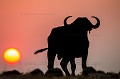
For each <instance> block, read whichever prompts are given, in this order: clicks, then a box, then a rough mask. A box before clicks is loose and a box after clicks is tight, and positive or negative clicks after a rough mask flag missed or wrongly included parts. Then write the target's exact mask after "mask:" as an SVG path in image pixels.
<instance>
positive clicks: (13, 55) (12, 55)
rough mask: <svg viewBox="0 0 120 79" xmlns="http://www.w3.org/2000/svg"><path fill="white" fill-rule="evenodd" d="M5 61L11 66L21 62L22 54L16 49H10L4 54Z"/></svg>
mask: <svg viewBox="0 0 120 79" xmlns="http://www.w3.org/2000/svg"><path fill="white" fill-rule="evenodd" d="M4 60H5V61H6V62H7V63H10V64H14V63H17V62H18V61H19V60H20V52H19V51H18V50H17V49H15V48H9V49H7V50H6V51H5V52H4Z"/></svg>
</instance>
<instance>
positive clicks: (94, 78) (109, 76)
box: [0, 67, 120, 79]
mask: <svg viewBox="0 0 120 79" xmlns="http://www.w3.org/2000/svg"><path fill="white" fill-rule="evenodd" d="M87 70H89V71H88V72H89V73H88V75H87V76H85V75H83V74H81V75H76V76H72V75H70V76H64V74H63V72H62V71H61V69H59V68H54V69H50V70H48V71H46V73H45V74H44V73H43V72H42V71H41V70H40V69H35V70H33V71H31V72H29V73H25V74H23V73H20V72H19V71H17V70H13V71H5V72H3V73H2V74H1V75H0V79H120V72H119V73H114V72H107V73H105V72H104V71H101V70H98V71H97V70H96V69H94V68H93V67H88V69H87Z"/></svg>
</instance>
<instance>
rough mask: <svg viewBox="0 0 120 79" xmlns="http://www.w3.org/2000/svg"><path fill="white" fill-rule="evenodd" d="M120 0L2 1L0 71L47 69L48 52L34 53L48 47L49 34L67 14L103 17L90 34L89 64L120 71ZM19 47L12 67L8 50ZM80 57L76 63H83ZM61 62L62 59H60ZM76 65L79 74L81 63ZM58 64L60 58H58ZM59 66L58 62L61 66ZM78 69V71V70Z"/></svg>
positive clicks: (0, 7)
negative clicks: (18, 58)
mask: <svg viewBox="0 0 120 79" xmlns="http://www.w3.org/2000/svg"><path fill="white" fill-rule="evenodd" d="M119 3H120V1H119V0H89V1H88V0H59V1H57V0H0V55H1V56H0V64H1V66H0V72H2V71H4V70H12V69H19V70H20V71H23V72H28V71H30V70H33V69H35V68H41V69H43V70H45V69H46V68H47V56H46V52H44V53H41V54H38V55H36V56H34V55H33V53H34V51H35V50H37V49H40V48H43V47H47V37H48V35H49V33H50V31H51V29H52V28H54V27H57V26H61V25H63V20H64V18H65V17H66V16H69V15H72V16H73V17H72V18H71V19H69V20H68V22H69V23H71V22H73V21H74V20H75V19H76V18H77V17H80V16H82V17H83V16H86V17H88V19H90V20H91V22H92V23H93V24H94V23H95V20H94V19H92V18H91V16H93V15H94V16H97V17H98V18H99V19H100V20H101V26H100V28H98V29H97V30H93V31H91V34H89V40H90V48H89V56H88V65H90V66H93V67H95V68H96V69H98V70H99V69H100V70H104V71H106V72H107V71H115V72H118V71H120V62H119V56H120V53H119V52H120V49H119V47H120V42H119V40H120V35H119V34H120V9H119V7H120V5H119ZM9 47H15V48H17V49H18V50H20V52H21V54H22V58H21V61H20V63H18V64H16V65H14V66H11V65H8V64H6V63H4V62H3V59H2V54H3V52H4V51H5V49H7V48H9ZM79 60H81V59H77V61H76V62H77V63H79V64H81V61H79ZM58 62H59V61H58ZM58 64H59V63H58ZM79 64H78V67H77V69H78V70H77V71H78V73H79V72H80V71H81V70H80V68H81V66H79ZM56 66H57V61H56ZM58 66H59V65H58ZM77 71H76V72H77Z"/></svg>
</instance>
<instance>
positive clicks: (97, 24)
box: [92, 16, 100, 29]
mask: <svg viewBox="0 0 120 79" xmlns="http://www.w3.org/2000/svg"><path fill="white" fill-rule="evenodd" d="M92 18H95V19H96V20H97V23H96V24H95V25H93V27H92V28H94V29H96V28H98V27H99V26H100V20H99V19H98V18H97V17H95V16H92Z"/></svg>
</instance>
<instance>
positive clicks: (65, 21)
mask: <svg viewBox="0 0 120 79" xmlns="http://www.w3.org/2000/svg"><path fill="white" fill-rule="evenodd" d="M70 17H72V16H68V17H66V18H65V20H64V25H65V26H67V25H68V24H67V19H68V18H70Z"/></svg>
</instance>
